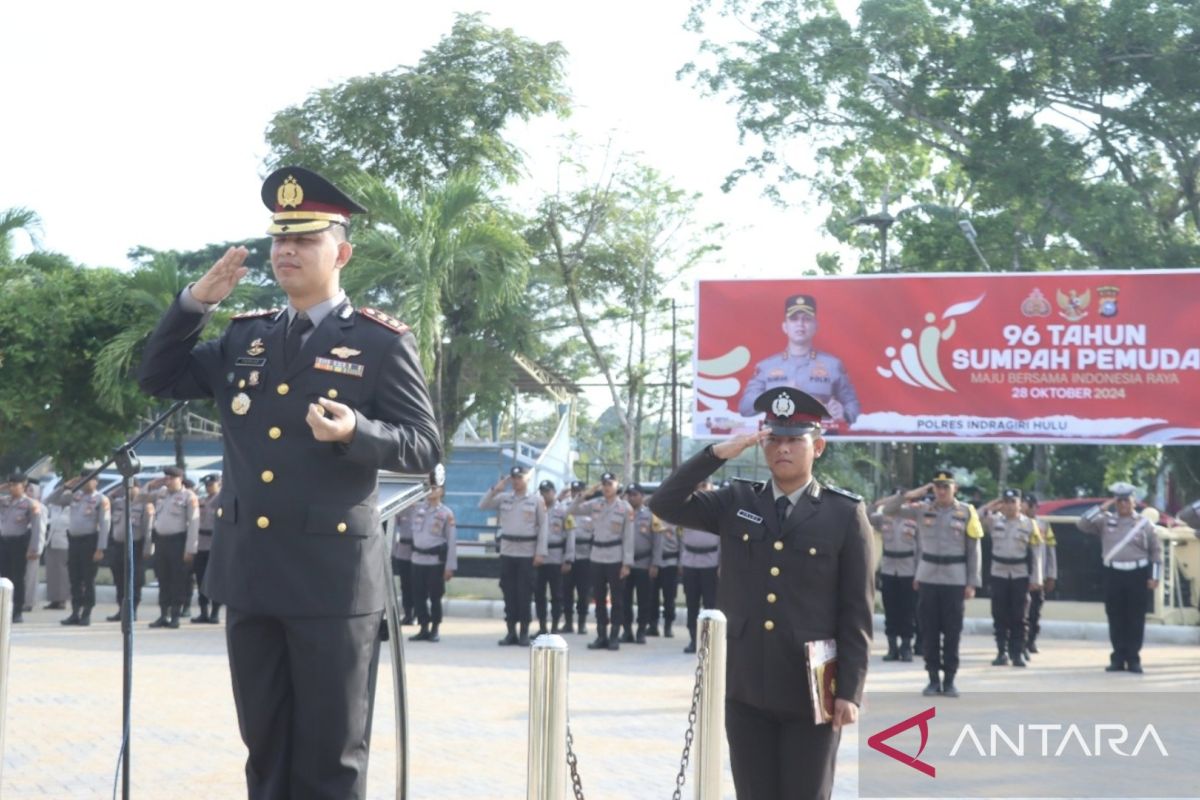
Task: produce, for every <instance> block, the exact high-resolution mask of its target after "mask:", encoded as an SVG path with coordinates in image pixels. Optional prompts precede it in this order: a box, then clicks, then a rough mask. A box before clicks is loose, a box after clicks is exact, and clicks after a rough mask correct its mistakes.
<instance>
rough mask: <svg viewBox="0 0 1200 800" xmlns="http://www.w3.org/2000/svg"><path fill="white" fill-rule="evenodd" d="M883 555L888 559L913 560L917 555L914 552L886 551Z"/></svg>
mask: <svg viewBox="0 0 1200 800" xmlns="http://www.w3.org/2000/svg"><path fill="white" fill-rule="evenodd" d="M883 554H884V555H885V556H887V557H888V558H911V557H912V556H915V555H916V552H915V551H913V550H884V551H883Z"/></svg>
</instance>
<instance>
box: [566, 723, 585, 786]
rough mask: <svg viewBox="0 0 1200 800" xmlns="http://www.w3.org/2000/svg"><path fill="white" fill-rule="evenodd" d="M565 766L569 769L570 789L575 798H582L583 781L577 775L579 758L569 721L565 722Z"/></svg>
mask: <svg viewBox="0 0 1200 800" xmlns="http://www.w3.org/2000/svg"><path fill="white" fill-rule="evenodd" d="M567 766H568V767H569V768H570V770H571V791H572V792H573V793H574V794H575V800H583V781H582V780H581V779H580V777H579V759H578V758H577V757H576V756H575V740H574V739H573V738H572V737H571V723H570V722H568V723H567Z"/></svg>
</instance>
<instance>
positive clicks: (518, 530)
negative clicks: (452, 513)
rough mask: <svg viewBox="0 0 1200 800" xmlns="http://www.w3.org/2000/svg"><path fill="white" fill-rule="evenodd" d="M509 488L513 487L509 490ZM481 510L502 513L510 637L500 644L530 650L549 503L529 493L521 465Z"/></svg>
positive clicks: (502, 567)
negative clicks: (532, 608) (535, 582)
mask: <svg viewBox="0 0 1200 800" xmlns="http://www.w3.org/2000/svg"><path fill="white" fill-rule="evenodd" d="M506 486H507V487H511V488H509V489H508V490H505V487H506ZM479 507H480V508H481V509H484V510H493V509H495V510H498V511H499V512H500V513H499V518H500V520H499V521H500V591H501V592H503V593H504V624H505V625H506V626H507V628H508V635H506V636H505V637H504V638H503V639H501V640H500V641H499V642H498V644H500V645H502V646H504V645H520V646H521V647H527V646H528V645H529V621H530V611H529V602H530V600H532V599H533V570H534V568H535V567H537V566H540V565H541V563H542V562H543V561H544V560H545V558H546V537H547V535H548V530H547V525H546V504H545V503H543V502H542V498H541V496H540V495H537V494H535V493H533V492H530V491H529V476H528V474H527V470H526V469H525V467H522V466H519V465H517V466H513V467H511V468H510V469H509V471H508V477H507V478H505V479H504V480H502V481H500V482H499V483H497V484H496V485H495V486H493V487H492V488H491V489H489V490H488V492H487V494H485V495H484V496H483V497H482V498H481V499H480V501H479Z"/></svg>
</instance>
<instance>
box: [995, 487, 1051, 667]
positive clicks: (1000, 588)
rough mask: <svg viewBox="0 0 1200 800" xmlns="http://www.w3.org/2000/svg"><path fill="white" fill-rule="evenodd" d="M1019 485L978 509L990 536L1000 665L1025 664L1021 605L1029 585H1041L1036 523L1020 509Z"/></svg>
mask: <svg viewBox="0 0 1200 800" xmlns="http://www.w3.org/2000/svg"><path fill="white" fill-rule="evenodd" d="M1020 501H1021V492H1020V490H1019V489H1005V490H1004V491H1003V492H1002V493H1001V495H1000V499H999V500H993V501H992V502H990V503H988V504H987V505H985V506H984V507H983V508H982V509H981V510H982V511H983V512H984V513H983V530H984V532H985V533H987V534H988V536H990V537H991V540H992V566H991V569H990V570H989V575H990V580H989V589H990V592H991V596H992V629H993V631H994V632H995V635H996V658H995V659H993V661H992V666H994V667H1002V666H1005V665H1007V664H1008V663H1009V659H1010V658H1011V659H1012V665H1013V666H1014V667H1023V666H1025V658H1024V653H1025V636H1026V633H1025V609H1026V607H1027V606H1028V604H1029V586H1030V585H1031V584H1033V585H1039V586H1040V585H1041V582H1042V568H1041V567H1042V562H1041V559H1040V558H1039V557H1038V546H1039V545H1040V544H1041V541H1042V537H1041V536H1040V535H1039V534H1038V529H1037V523H1036V522H1034V521H1033V520H1031V519H1030V518H1029V517H1027V516H1025V515H1024V514H1022V513H1021V510H1020Z"/></svg>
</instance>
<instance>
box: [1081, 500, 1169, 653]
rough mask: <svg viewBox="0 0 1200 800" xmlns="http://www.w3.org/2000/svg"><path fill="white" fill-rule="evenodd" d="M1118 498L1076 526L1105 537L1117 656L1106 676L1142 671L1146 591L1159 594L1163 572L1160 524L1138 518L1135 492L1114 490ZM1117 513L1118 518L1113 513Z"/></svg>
mask: <svg viewBox="0 0 1200 800" xmlns="http://www.w3.org/2000/svg"><path fill="white" fill-rule="evenodd" d="M1109 491H1111V492H1112V495H1113V496H1112V497H1110V498H1109V499H1108V500H1105V501H1104V503H1103V504H1101V505H1098V506H1096V507H1095V508H1091V509H1088V510H1087V511H1086V512H1085V513H1084V515H1083V516H1082V517H1080V518H1079V521H1078V522H1077V523H1075V524H1076V525H1077V526H1078V528H1079V530H1081V531H1083V532H1084V533H1090V534H1094V535H1096V536H1099V537H1100V557H1101V559H1103V562H1104V613H1105V615H1106V616H1107V617H1108V638H1109V640H1110V641H1111V642H1112V655H1110V656H1109V664H1108V666H1107V667H1105V671H1106V672H1122V671H1124V670H1128V671H1129V672H1138V673H1140V672H1141V671H1142V655H1141V653H1142V637H1143V635H1144V634H1145V631H1146V594H1147V593H1146V590H1147V589H1157V588H1158V579H1159V576H1160V574H1161V572H1162V545H1161V543H1160V542H1159V541H1158V536H1157V534H1155V532H1154V524H1153V523H1152V522H1151V521H1150V520H1149V519H1147V518H1146V517H1144V516H1141V515H1139V514H1136V513H1134V508H1133V502H1134V501H1133V493H1134V488H1133V486H1132V485H1131V484H1128V483H1123V482H1120V483H1114V484H1113V485H1112V486H1110V487H1109ZM1113 506H1115V507H1116V511H1115V512H1113V511H1111V510H1110V509H1111V508H1113Z"/></svg>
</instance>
